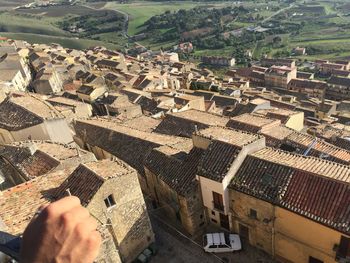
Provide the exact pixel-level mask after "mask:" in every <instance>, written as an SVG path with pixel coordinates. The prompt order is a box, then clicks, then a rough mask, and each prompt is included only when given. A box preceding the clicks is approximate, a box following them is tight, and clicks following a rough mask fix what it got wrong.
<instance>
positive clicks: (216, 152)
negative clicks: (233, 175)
mask: <svg viewBox="0 0 350 263" xmlns="http://www.w3.org/2000/svg"><path fill="white" fill-rule="evenodd" d="M241 149H242V148H240V147H238V146H235V145H232V144H229V143H224V142H222V141H217V140H213V141H212V142H211V143H210V145H209V147H208V148H207V149H206V151H205V153H204V155H203V158H202V159H201V160H200V162H199V166H198V174H199V175H200V176H203V177H207V178H209V179H211V180H214V181H218V182H222V180H223V179H224V177H225V176H226V174H227V172H228V170H229V169H230V167H231V165H232V163H233V161H234V160H235V159H236V157H237V155H238V154H239V153H240V151H241Z"/></svg>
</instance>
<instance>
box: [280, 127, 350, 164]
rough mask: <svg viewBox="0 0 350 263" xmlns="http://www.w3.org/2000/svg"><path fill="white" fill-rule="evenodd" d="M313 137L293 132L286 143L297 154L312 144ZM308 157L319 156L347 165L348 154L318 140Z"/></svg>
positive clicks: (349, 159) (349, 158)
mask: <svg viewBox="0 0 350 263" xmlns="http://www.w3.org/2000/svg"><path fill="white" fill-rule="evenodd" d="M313 141H314V137H313V136H311V135H308V134H304V133H300V132H294V133H292V134H291V135H289V136H288V137H287V138H286V143H287V144H289V145H292V146H295V147H296V148H297V152H299V153H303V152H304V151H305V150H306V149H307V148H309V146H310V145H311V144H312V143H313ZM310 155H315V156H321V157H322V155H323V158H327V159H330V160H332V161H336V162H340V163H345V164H349V163H350V152H349V151H346V150H344V149H342V148H339V147H336V146H335V145H332V144H330V143H327V142H325V141H324V140H322V139H318V140H317V141H316V143H315V145H314V146H313V147H312V149H311V152H310Z"/></svg>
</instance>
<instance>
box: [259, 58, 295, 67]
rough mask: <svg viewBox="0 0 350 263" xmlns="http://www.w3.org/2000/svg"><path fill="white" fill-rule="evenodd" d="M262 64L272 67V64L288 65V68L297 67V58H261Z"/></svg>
mask: <svg viewBox="0 0 350 263" xmlns="http://www.w3.org/2000/svg"><path fill="white" fill-rule="evenodd" d="M261 65H262V66H263V67H272V66H278V67H283V66H286V67H288V68H295V67H296V64H295V60H293V59H282V58H276V59H272V58H263V59H261Z"/></svg>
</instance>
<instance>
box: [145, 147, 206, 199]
mask: <svg viewBox="0 0 350 263" xmlns="http://www.w3.org/2000/svg"><path fill="white" fill-rule="evenodd" d="M165 148H167V149H165ZM168 148H170V147H168V146H162V147H160V148H157V149H153V150H152V152H151V153H150V155H149V156H148V157H147V159H146V163H145V167H146V168H147V169H148V170H150V171H151V172H152V173H153V174H155V175H156V176H158V177H159V179H160V180H162V181H164V182H165V183H166V184H167V185H168V186H169V187H170V188H171V189H173V190H174V191H176V192H178V193H179V194H181V195H188V194H192V193H193V188H194V187H196V186H197V181H196V179H195V176H196V173H197V166H198V163H199V160H200V158H201V157H202V154H203V152H204V150H202V149H199V148H193V149H192V150H190V151H189V152H188V153H187V152H184V151H182V150H178V149H168Z"/></svg>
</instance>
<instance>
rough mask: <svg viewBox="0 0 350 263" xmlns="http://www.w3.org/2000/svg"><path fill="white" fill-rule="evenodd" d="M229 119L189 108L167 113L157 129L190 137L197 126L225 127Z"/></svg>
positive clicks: (160, 131) (200, 128) (198, 127)
mask: <svg viewBox="0 0 350 263" xmlns="http://www.w3.org/2000/svg"><path fill="white" fill-rule="evenodd" d="M228 120H229V119H228V118H225V117H222V116H218V115H214V114H210V113H206V112H203V111H197V110H188V111H183V112H177V113H171V114H167V115H166V116H165V118H164V119H163V120H162V122H161V123H160V124H159V125H158V127H157V128H156V130H155V131H156V132H159V133H164V134H169V135H176V136H184V137H188V138H190V137H191V136H192V134H193V132H195V130H196V128H195V127H196V126H197V129H198V130H202V129H206V128H208V127H209V126H222V127H224V126H225V125H226V123H227V122H228Z"/></svg>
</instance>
